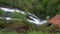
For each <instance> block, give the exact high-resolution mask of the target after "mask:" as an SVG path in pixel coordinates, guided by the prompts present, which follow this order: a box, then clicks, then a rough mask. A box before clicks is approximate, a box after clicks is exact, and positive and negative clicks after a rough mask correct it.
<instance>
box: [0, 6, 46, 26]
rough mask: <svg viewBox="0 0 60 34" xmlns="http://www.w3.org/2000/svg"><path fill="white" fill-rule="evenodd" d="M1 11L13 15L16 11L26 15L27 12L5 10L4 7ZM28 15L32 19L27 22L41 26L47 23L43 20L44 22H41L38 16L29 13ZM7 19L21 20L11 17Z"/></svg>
mask: <svg viewBox="0 0 60 34" xmlns="http://www.w3.org/2000/svg"><path fill="white" fill-rule="evenodd" d="M0 9H1V10H3V11H5V12H8V13H12V12H14V11H17V12H20V13H22V14H24V15H26V12H24V11H21V10H18V9H11V8H3V7H0ZM27 14H28V17H29V18H30V19H27V21H29V22H32V23H35V24H39V25H41V24H44V23H47V21H46V20H42V21H41V20H40V19H39V18H38V17H37V16H35V15H34V14H31V13H27ZM9 16H10V14H9ZM0 18H2V17H0ZM6 19H7V20H19V19H13V18H9V17H6Z"/></svg>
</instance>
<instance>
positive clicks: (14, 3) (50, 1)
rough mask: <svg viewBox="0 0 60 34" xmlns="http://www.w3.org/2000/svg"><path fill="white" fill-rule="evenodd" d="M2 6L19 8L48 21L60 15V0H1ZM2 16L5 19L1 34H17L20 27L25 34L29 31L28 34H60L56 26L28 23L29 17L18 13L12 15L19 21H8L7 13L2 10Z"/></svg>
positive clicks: (0, 24) (2, 20) (1, 24)
mask: <svg viewBox="0 0 60 34" xmlns="http://www.w3.org/2000/svg"><path fill="white" fill-rule="evenodd" d="M0 6H4V7H11V8H18V9H20V10H23V11H26V12H30V13H33V14H35V15H36V16H38V17H39V18H41V19H47V20H49V19H51V18H52V17H53V16H55V15H56V14H60V0H0ZM0 16H1V17H2V18H4V19H0V33H1V34H16V33H17V31H16V29H17V28H18V27H21V31H22V30H23V31H25V33H26V31H27V34H60V33H59V32H60V28H58V27H57V26H56V25H54V24H52V25H50V26H48V24H43V25H36V24H34V23H30V22H28V21H26V19H27V16H25V15H23V14H21V13H18V12H16V11H15V12H14V13H12V15H11V18H14V19H18V20H6V19H5V16H7V13H6V12H4V11H2V10H0ZM47 16H49V17H47ZM46 17H47V18H46ZM22 28H23V29H22ZM15 31H16V32H15ZM23 31H22V33H23Z"/></svg>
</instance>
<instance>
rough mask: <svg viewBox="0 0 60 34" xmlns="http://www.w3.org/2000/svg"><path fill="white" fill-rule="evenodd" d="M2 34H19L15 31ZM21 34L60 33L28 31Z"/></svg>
mask: <svg viewBox="0 0 60 34" xmlns="http://www.w3.org/2000/svg"><path fill="white" fill-rule="evenodd" d="M0 34H17V33H16V32H15V31H13V32H6V31H5V32H4V31H0ZM20 34H60V33H48V32H41V31H28V32H27V33H20Z"/></svg>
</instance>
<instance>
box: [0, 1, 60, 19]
mask: <svg viewBox="0 0 60 34" xmlns="http://www.w3.org/2000/svg"><path fill="white" fill-rule="evenodd" d="M0 5H1V6H2V5H3V6H5V5H6V6H8V7H13V8H19V9H21V10H24V11H28V12H31V13H34V14H35V15H37V16H38V17H39V18H42V19H45V18H46V16H50V18H52V17H53V16H54V15H56V14H58V13H60V0H0Z"/></svg>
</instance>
